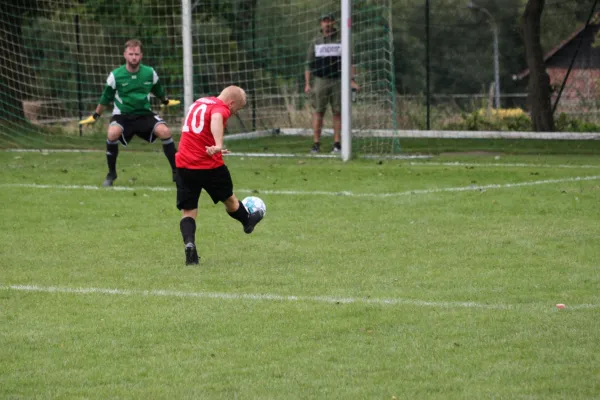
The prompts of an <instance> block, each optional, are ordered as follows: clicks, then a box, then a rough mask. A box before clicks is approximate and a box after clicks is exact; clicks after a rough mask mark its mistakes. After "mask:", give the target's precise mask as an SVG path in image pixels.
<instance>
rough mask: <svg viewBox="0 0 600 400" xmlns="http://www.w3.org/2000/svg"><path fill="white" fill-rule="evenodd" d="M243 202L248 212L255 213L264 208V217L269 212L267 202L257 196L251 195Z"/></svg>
mask: <svg viewBox="0 0 600 400" xmlns="http://www.w3.org/2000/svg"><path fill="white" fill-rule="evenodd" d="M242 204H243V205H244V207H246V210H248V214H254V213H255V212H257V211H261V210H262V214H263V217H264V216H265V214H266V213H267V206H266V205H265V202H264V201H262V200H261V199H260V198H258V197H256V196H249V197H246V198H245V199H244V200H242Z"/></svg>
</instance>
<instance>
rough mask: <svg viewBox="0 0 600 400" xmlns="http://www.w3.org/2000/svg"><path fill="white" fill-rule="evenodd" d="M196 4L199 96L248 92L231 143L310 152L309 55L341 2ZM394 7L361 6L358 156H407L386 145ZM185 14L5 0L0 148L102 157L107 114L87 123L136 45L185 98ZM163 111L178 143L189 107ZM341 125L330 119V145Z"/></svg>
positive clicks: (137, 6) (177, 6)
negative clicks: (276, 140) (279, 141)
mask: <svg viewBox="0 0 600 400" xmlns="http://www.w3.org/2000/svg"><path fill="white" fill-rule="evenodd" d="M190 2H191V10H192V13H191V14H192V26H191V35H192V54H193V82H194V83H193V96H194V98H197V97H201V96H207V95H217V94H218V93H219V91H220V90H221V89H222V88H223V87H225V86H227V85H231V84H235V85H239V86H241V87H243V88H244V89H246V91H247V93H248V105H247V107H246V108H245V109H244V110H242V111H241V112H240V113H239V115H237V116H236V117H234V118H232V119H230V122H229V124H228V132H227V134H228V135H235V134H245V135H246V136H247V137H250V138H252V139H249V140H257V141H259V140H264V138H265V136H266V137H268V136H271V135H280V136H287V135H290V137H291V136H292V135H301V136H296V137H297V139H296V140H291V141H290V149H289V150H290V152H298V151H302V152H304V151H308V148H309V147H310V143H311V141H312V139H310V137H309V136H310V135H312V129H311V115H312V110H311V107H310V104H309V101H308V98H307V95H306V94H305V93H304V68H305V65H306V58H307V52H308V48H309V44H310V42H311V40H312V39H313V38H314V37H315V36H316V35H318V34H319V17H320V16H321V15H322V14H325V13H332V14H333V15H335V16H336V17H337V24H338V28H341V27H340V26H339V25H340V21H339V19H340V3H339V0H335V1H332V0H318V1H317V0H190ZM390 2H391V0H356V1H354V2H353V9H352V24H353V29H352V41H353V43H352V45H353V52H354V54H353V64H354V65H355V70H356V74H357V82H358V84H359V85H360V86H361V91H360V92H359V93H358V96H357V97H356V102H354V103H353V113H352V127H353V137H354V139H353V149H354V150H355V151H361V152H378V153H379V152H393V151H397V150H398V148H399V146H398V143H397V142H395V141H394V140H393V134H392V135H389V134H388V135H386V136H387V137H388V138H386V139H384V140H382V139H380V138H378V136H381V135H380V134H381V132H393V130H394V129H395V121H396V111H395V110H396V107H395V97H394V93H395V90H394V85H395V83H394V70H393V54H392V49H393V46H392V31H391V29H392V27H391V4H390ZM181 10H182V3H181V0H164V1H154V0H132V1H128V2H109V1H105V0H102V1H93V2H92V1H80V0H42V1H33V0H28V1H21V2H16V3H14V4H8V2H1V3H0V18H1V19H2V21H3V25H4V26H5V28H4V35H3V36H2V37H0V54H1V55H0V85H1V87H2V92H3V96H2V97H1V98H0V106H1V108H0V117H1V120H2V122H0V147H3V148H20V147H28V148H46V147H70V148H101V147H102V146H103V143H104V139H103V138H104V137H105V132H106V127H107V124H108V121H109V119H110V115H109V113H107V114H106V115H104V116H103V118H102V119H101V120H99V121H98V122H97V123H96V124H95V125H93V126H91V127H89V126H86V127H83V128H81V127H80V126H79V125H78V121H79V120H80V119H82V118H85V117H87V116H88V115H89V114H91V113H92V112H93V111H94V109H95V106H96V104H97V102H98V100H99V98H100V94H101V92H102V89H103V86H104V83H105V82H106V78H107V76H108V74H109V73H110V72H111V71H112V70H113V69H115V68H116V67H118V66H120V65H122V64H123V63H124V60H123V45H124V43H125V42H126V41H127V40H128V39H132V38H136V39H140V40H141V41H142V43H143V46H144V47H143V53H144V58H143V61H142V62H143V63H144V64H147V65H150V66H152V67H153V68H154V69H155V70H156V71H157V73H158V75H159V77H160V79H161V81H162V83H163V85H164V86H165V88H166V90H167V93H168V95H169V97H171V98H178V99H181V100H183V94H184V87H183V86H184V85H183V75H184V73H183V53H184V52H183V44H182V16H181ZM153 101H154V102H153V104H154V105H155V111H156V112H157V113H160V114H161V115H162V116H163V117H164V118H165V119H166V121H167V122H168V123H169V124H170V125H171V128H172V131H173V133H174V134H177V133H178V132H179V124H180V122H181V119H182V117H183V115H184V110H183V109H182V107H178V108H177V107H175V108H171V109H168V110H164V111H163V110H161V109H160V107H159V106H160V104H159V102H158V100H156V99H155V100H153ZM331 121H332V119H331V111H330V110H328V111H327V114H326V116H325V126H324V135H325V137H326V138H327V136H328V135H330V134H331V128H332V122H331ZM390 138H391V139H390ZM388 139H390V140H388ZM325 140H328V139H325ZM294 146H296V147H294Z"/></svg>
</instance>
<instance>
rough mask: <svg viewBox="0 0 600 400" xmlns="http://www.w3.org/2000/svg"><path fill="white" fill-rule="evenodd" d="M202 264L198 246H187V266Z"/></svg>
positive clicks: (190, 244) (191, 244) (189, 244)
mask: <svg viewBox="0 0 600 400" xmlns="http://www.w3.org/2000/svg"><path fill="white" fill-rule="evenodd" d="M199 262H200V259H199V258H198V252H197V251H196V246H194V244H193V243H188V244H186V245H185V265H196V264H198V263H199Z"/></svg>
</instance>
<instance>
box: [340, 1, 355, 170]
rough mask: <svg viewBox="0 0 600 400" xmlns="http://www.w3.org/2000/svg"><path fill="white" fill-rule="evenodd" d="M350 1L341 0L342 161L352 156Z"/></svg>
mask: <svg viewBox="0 0 600 400" xmlns="http://www.w3.org/2000/svg"><path fill="white" fill-rule="evenodd" d="M351 2H352V0H341V5H340V8H341V10H342V26H341V29H342V85H341V89H342V94H341V96H342V132H341V136H342V154H341V156H342V160H344V161H348V160H349V159H350V156H351V155H352V101H351V99H350V96H351V88H350V80H351V79H352V76H351V74H352V5H351Z"/></svg>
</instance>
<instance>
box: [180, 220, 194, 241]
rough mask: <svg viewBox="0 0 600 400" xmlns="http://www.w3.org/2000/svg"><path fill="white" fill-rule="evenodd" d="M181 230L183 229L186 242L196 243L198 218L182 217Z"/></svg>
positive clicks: (182, 233) (182, 232)
mask: <svg viewBox="0 0 600 400" xmlns="http://www.w3.org/2000/svg"><path fill="white" fill-rule="evenodd" d="M179 230H181V236H182V237H183V243H184V244H188V243H192V244H194V245H195V244H196V220H195V219H194V218H192V217H185V218H182V219H181V221H180V222H179Z"/></svg>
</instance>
